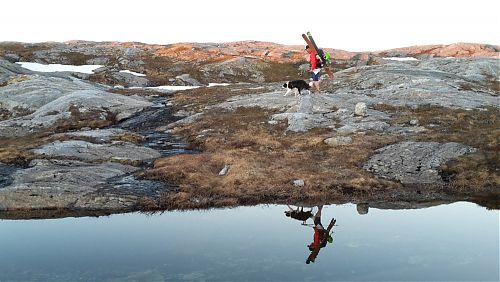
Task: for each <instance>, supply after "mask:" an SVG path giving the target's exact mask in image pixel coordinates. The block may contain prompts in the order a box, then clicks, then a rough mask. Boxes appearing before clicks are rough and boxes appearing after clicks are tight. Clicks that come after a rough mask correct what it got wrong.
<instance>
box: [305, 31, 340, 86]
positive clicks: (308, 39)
mask: <svg viewBox="0 0 500 282" xmlns="http://www.w3.org/2000/svg"><path fill="white" fill-rule="evenodd" d="M302 38H304V40H305V41H306V43H307V45H308V46H309V49H311V50H312V51H313V53H314V54H315V55H318V56H319V58H320V60H321V62H322V63H323V68H324V69H325V71H326V73H327V74H328V76H329V77H330V78H333V72H332V70H331V69H330V67H329V66H328V62H327V61H326V59H325V56H324V54H323V52H321V51H320V49H319V48H318V45H316V42H314V39H313V37H312V35H311V33H310V32H309V31H308V32H307V35H306V34H304V33H302Z"/></svg>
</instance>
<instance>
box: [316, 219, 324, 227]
mask: <svg viewBox="0 0 500 282" xmlns="http://www.w3.org/2000/svg"><path fill="white" fill-rule="evenodd" d="M318 225H320V226H321V227H323V224H321V217H314V226H318Z"/></svg>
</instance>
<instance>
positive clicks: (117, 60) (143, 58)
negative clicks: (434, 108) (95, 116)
mask: <svg viewBox="0 0 500 282" xmlns="http://www.w3.org/2000/svg"><path fill="white" fill-rule="evenodd" d="M324 49H325V51H327V52H330V53H331V54H332V56H333V57H332V58H333V67H334V69H343V68H346V67H352V66H360V65H367V64H374V63H375V64H376V63H378V62H380V60H382V59H383V58H384V57H415V58H417V59H418V58H432V57H456V58H472V57H473V58H478V57H482V58H500V47H499V46H495V45H487V44H475V43H456V44H450V45H426V46H413V47H405V48H398V49H391V50H384V51H376V52H349V51H344V50H339V49H332V48H324ZM0 57H3V58H4V59H6V60H8V61H10V62H18V61H24V62H38V63H58V64H73V65H83V64H90V65H94V64H97V65H104V66H105V68H104V69H102V70H100V71H99V72H98V73H96V74H95V75H91V76H90V79H91V80H93V81H96V82H104V83H106V84H113V85H122V86H153V85H161V84H163V85H165V84H173V83H176V81H175V79H174V78H175V77H176V76H179V75H186V74H189V75H190V76H191V77H192V78H193V79H196V80H197V81H199V82H201V83H204V84H207V83H209V82H242V81H246V82H262V81H276V80H281V78H283V77H290V78H292V77H294V76H297V69H298V68H297V67H298V65H300V64H304V63H306V58H307V56H306V53H305V52H304V47H303V45H292V46H289V45H281V44H276V43H271V42H260V41H240V42H228V43H176V44H169V45H155V44H145V43H139V42H124V43H122V42H89V41H69V42H65V43H56V42H45V43H30V44H28V43H17V42H0ZM228 65H229V66H230V68H228V67H227V66H228ZM249 65H252V66H254V67H252V68H251V69H249V68H248V66H249ZM289 65H292V66H293V67H288V66H289ZM123 69H128V70H133V71H136V72H139V73H144V74H146V78H140V79H139V78H138V80H140V81H137V82H135V81H130V79H132V77H131V75H125V74H119V75H117V73H116V72H117V71H118V70H123ZM146 79H147V80H146ZM148 80H149V82H148ZM214 80H216V81H214ZM0 83H1V82H0ZM134 83H135V84H134Z"/></svg>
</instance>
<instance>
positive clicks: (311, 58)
mask: <svg viewBox="0 0 500 282" xmlns="http://www.w3.org/2000/svg"><path fill="white" fill-rule="evenodd" d="M309 61H310V62H311V72H312V71H313V70H314V69H316V54H315V53H314V52H313V50H309Z"/></svg>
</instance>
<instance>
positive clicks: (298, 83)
mask: <svg viewBox="0 0 500 282" xmlns="http://www.w3.org/2000/svg"><path fill="white" fill-rule="evenodd" d="M283 88H287V90H286V93H285V95H284V96H286V95H288V93H290V92H292V91H295V97H297V96H298V95H302V93H301V91H302V90H304V89H306V90H307V91H309V94H310V93H311V91H310V90H309V88H311V86H309V84H307V82H305V81H304V80H292V81H288V82H287V83H285V84H283Z"/></svg>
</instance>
